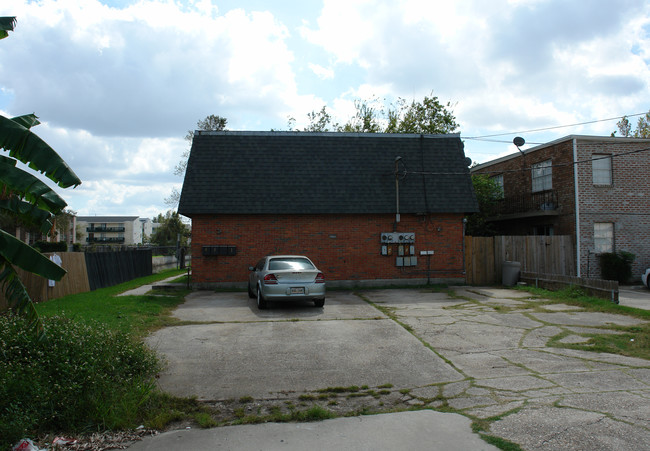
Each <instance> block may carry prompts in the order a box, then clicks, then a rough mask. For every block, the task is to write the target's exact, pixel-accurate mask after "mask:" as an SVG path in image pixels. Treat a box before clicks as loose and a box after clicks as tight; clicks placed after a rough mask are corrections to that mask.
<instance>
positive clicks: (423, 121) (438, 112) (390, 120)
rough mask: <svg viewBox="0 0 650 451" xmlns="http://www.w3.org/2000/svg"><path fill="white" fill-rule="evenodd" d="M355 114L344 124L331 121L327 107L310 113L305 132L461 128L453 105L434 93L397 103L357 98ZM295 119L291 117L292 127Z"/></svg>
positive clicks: (425, 131)
mask: <svg viewBox="0 0 650 451" xmlns="http://www.w3.org/2000/svg"><path fill="white" fill-rule="evenodd" d="M354 107H355V114H354V117H352V118H351V119H350V120H349V121H348V122H346V123H345V124H343V125H340V124H338V123H334V122H332V116H331V115H330V114H329V113H328V112H327V109H326V107H325V106H323V107H322V108H321V110H320V111H318V112H315V111H312V112H311V113H308V114H307V119H308V120H309V125H308V126H307V127H305V128H304V129H303V130H302V131H305V132H327V131H330V129H331V130H334V131H337V132H348V133H422V134H444V133H453V132H455V131H456V129H457V128H458V124H457V123H456V118H455V117H454V114H453V111H452V105H451V103H450V102H447V104H446V105H443V104H441V103H440V101H439V100H438V97H436V96H434V95H433V93H432V94H431V95H430V96H425V97H424V99H423V100H422V101H421V102H416V101H415V100H413V101H411V102H410V103H409V102H407V101H406V100H405V99H402V98H398V99H397V102H395V103H394V104H386V102H385V101H381V100H379V99H377V98H372V99H369V100H361V99H358V100H355V101H354ZM295 121H296V120H295V119H294V118H292V117H290V118H289V124H288V125H289V129H290V130H291V129H293V124H294V123H295Z"/></svg>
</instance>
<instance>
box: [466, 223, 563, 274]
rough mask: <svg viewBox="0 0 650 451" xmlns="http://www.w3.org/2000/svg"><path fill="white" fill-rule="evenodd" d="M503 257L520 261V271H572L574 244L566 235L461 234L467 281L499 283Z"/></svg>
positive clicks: (560, 272)
mask: <svg viewBox="0 0 650 451" xmlns="http://www.w3.org/2000/svg"><path fill="white" fill-rule="evenodd" d="M504 261H514V262H519V263H521V270H522V271H528V272H536V273H543V274H561V275H565V276H575V275H576V265H575V251H574V244H573V239H572V237H571V236H569V235H560V236H557V235H556V236H495V237H466V238H465V271H466V277H467V283H469V284H472V285H490V284H496V283H501V274H502V271H503V262H504Z"/></svg>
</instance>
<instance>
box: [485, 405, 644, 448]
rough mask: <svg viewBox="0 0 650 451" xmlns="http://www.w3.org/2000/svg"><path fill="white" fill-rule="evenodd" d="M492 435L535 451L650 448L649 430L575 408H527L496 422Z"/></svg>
mask: <svg viewBox="0 0 650 451" xmlns="http://www.w3.org/2000/svg"><path fill="white" fill-rule="evenodd" d="M490 432H491V433H493V434H496V435H498V436H499V437H503V438H505V439H508V440H511V441H514V442H516V443H518V444H519V445H520V446H521V447H522V448H523V449H526V450H531V451H535V450H561V449H562V450H564V449H570V450H577V451H593V450H614V449H615V450H633V449H635V450H639V449H650V434H648V431H647V429H645V428H639V427H635V426H634V425H630V424H627V423H624V422H621V421H616V420H612V419H610V418H607V416H606V415H604V414H602V413H597V412H589V411H584V410H579V409H571V408H563V409H558V408H552V407H543V408H537V409H536V408H524V409H522V410H520V411H519V412H517V413H514V414H512V415H509V416H507V417H505V418H503V419H502V420H499V421H497V422H495V423H493V424H492V425H491V427H490Z"/></svg>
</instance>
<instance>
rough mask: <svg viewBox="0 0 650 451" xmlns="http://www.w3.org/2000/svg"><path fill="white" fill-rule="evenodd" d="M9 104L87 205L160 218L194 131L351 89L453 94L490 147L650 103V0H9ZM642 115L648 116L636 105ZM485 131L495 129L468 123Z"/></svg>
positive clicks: (1, 68)
mask: <svg viewBox="0 0 650 451" xmlns="http://www.w3.org/2000/svg"><path fill="white" fill-rule="evenodd" d="M0 16H17V20H18V23H17V26H16V29H15V31H14V32H12V33H10V36H9V37H8V38H7V39H4V40H2V41H0V114H3V115H5V116H17V115H21V114H26V113H32V112H35V113H36V114H37V115H38V116H39V117H40V118H41V121H42V122H43V124H42V125H40V126H38V127H37V128H35V129H34V131H35V132H36V133H38V134H39V136H41V137H42V138H44V139H45V140H46V141H47V142H48V143H49V144H50V145H51V146H52V147H53V148H54V149H55V150H56V151H57V152H58V153H59V154H60V155H61V156H62V157H63V158H64V159H65V160H66V161H67V162H68V164H69V165H70V166H71V167H72V168H73V170H74V171H75V172H76V173H77V174H78V175H79V177H80V178H81V179H82V181H83V184H82V185H81V186H79V187H77V188H76V189H74V190H72V189H68V190H64V191H59V192H60V194H61V195H62V196H63V197H64V198H65V199H66V200H67V201H68V204H69V206H70V208H72V209H73V210H75V211H77V212H78V213H79V214H80V215H137V216H141V217H153V216H155V215H156V214H158V213H161V212H164V211H166V210H167V209H168V207H167V206H166V205H165V203H164V199H165V198H166V197H168V196H169V194H170V193H171V191H172V188H174V187H176V188H180V187H181V185H182V179H181V178H180V177H178V176H175V175H174V167H175V165H176V164H177V163H178V162H179V160H180V158H181V154H182V153H183V151H184V150H185V149H187V147H188V143H187V142H186V141H185V140H184V136H185V134H186V133H187V131H188V130H190V129H194V128H195V126H196V122H197V121H198V120H199V119H203V118H204V117H206V116H207V115H209V114H217V115H220V116H223V117H226V118H227V119H228V128H229V129H231V130H264V131H268V130H271V129H276V130H278V129H280V130H283V129H284V130H286V129H287V127H288V125H287V118H288V117H294V118H295V119H296V121H297V122H296V124H295V126H296V128H301V127H303V126H305V125H306V122H307V113H309V112H311V111H314V110H320V108H321V107H322V106H323V105H326V106H327V108H328V110H329V112H330V113H331V114H332V115H333V116H334V117H335V120H336V121H338V122H341V123H344V122H346V121H347V120H348V119H350V118H351V116H352V115H353V112H354V109H353V104H354V100H355V99H370V98H372V97H377V98H386V99H388V100H389V101H394V100H395V99H397V98H399V97H401V98H405V99H407V100H413V99H415V100H418V101H419V100H422V99H423V97H424V96H426V95H430V94H431V93H433V94H434V95H436V96H438V97H439V99H440V100H441V101H443V102H444V103H446V102H451V103H452V104H453V105H454V106H453V111H454V114H455V115H456V118H457V122H458V123H459V124H460V129H459V131H460V133H461V137H462V138H463V139H464V142H465V153H466V154H467V156H469V157H470V158H472V160H474V161H477V162H483V161H487V160H489V159H492V158H495V157H497V156H500V155H504V154H508V153H511V152H513V151H516V149H515V148H514V147H513V146H512V144H508V142H511V141H512V138H513V137H514V136H517V135H520V136H523V137H524V138H525V139H526V141H527V142H528V143H542V142H547V141H550V140H553V139H557V138H560V137H563V136H567V135H570V134H592V135H605V136H609V134H610V133H611V132H612V131H614V130H615V129H616V120H610V121H600V122H594V123H591V124H585V125H579V126H572V127H563V128H554V129H551V130H546V131H538V132H531V131H530V130H535V129H541V128H547V127H555V126H563V125H570V124H579V123H585V122H591V121H599V120H602V119H609V118H614V117H619V116H622V115H632V114H636V113H642V112H645V111H648V109H650V67H649V64H650V2H647V1H646V0H616V1H614V0H490V1H485V0H458V1H450V0H444V1H438V0H403V1H397V0H393V1H391V0H374V1H373V0H320V1H319V0H273V1H271V0H267V1H263V0H223V1H222V0H41V1H27V0H2V2H1V3H0ZM632 121H633V123H635V122H636V118H633V119H632ZM487 135H501V136H496V137H492V138H490V139H492V140H494V141H502V142H494V141H485V140H477V139H471V138H476V137H484V136H487Z"/></svg>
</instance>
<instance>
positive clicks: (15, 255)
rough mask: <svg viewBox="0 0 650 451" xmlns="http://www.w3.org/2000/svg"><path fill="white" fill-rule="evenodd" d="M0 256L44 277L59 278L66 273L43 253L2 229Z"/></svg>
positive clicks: (0, 232) (0, 278)
mask: <svg viewBox="0 0 650 451" xmlns="http://www.w3.org/2000/svg"><path fill="white" fill-rule="evenodd" d="M0 256H2V258H4V259H5V260H7V261H8V262H11V264H12V265H16V266H18V267H19V268H22V269H24V270H25V271H29V272H31V273H34V274H38V275H39V276H41V277H45V278H46V279H54V280H61V278H62V277H63V276H65V275H66V273H67V271H66V270H65V269H63V268H61V267H60V266H59V265H57V264H56V263H54V262H53V261H51V260H50V259H49V258H47V257H46V256H45V255H43V254H41V253H40V252H38V251H37V250H36V249H34V248H33V247H31V246H30V245H28V244H25V243H23V242H22V241H20V240H19V239H18V238H16V237H15V236H13V235H10V234H8V233H7V232H5V231H4V230H0ZM0 280H2V277H0Z"/></svg>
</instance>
